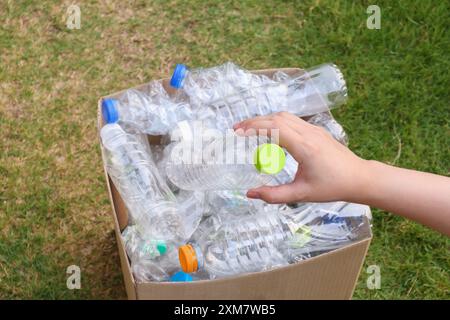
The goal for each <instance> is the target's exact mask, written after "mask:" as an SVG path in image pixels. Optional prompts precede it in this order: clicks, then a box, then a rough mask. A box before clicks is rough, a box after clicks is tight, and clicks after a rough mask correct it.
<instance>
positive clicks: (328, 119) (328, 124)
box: [308, 112, 348, 145]
mask: <svg viewBox="0 0 450 320" xmlns="http://www.w3.org/2000/svg"><path fill="white" fill-rule="evenodd" d="M308 122H309V123H311V124H313V125H316V126H319V127H322V128H324V129H325V130H326V131H328V132H329V133H330V134H331V135H332V136H333V138H334V139H336V140H337V141H339V142H340V143H342V144H343V145H347V144H348V137H347V134H346V133H345V130H344V128H343V127H342V126H341V125H340V124H339V122H337V121H336V120H335V119H334V118H333V117H332V116H331V114H330V113H329V112H322V113H318V114H316V115H314V116H312V117H311V118H309V119H308Z"/></svg>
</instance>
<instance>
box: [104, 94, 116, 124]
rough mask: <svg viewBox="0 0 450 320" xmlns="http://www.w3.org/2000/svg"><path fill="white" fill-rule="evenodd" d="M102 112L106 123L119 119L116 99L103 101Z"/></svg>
mask: <svg viewBox="0 0 450 320" xmlns="http://www.w3.org/2000/svg"><path fill="white" fill-rule="evenodd" d="M102 114H103V119H104V120H105V122H106V123H116V122H117V121H119V110H117V100H116V99H105V100H103V101H102Z"/></svg>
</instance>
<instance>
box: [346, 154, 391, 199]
mask: <svg viewBox="0 0 450 320" xmlns="http://www.w3.org/2000/svg"><path fill="white" fill-rule="evenodd" d="M383 165H384V164H383V163H381V162H379V161H375V160H365V159H362V158H359V165H358V166H357V170H355V175H356V177H355V178H354V181H355V182H356V183H355V184H354V189H353V192H352V194H351V196H350V199H349V200H348V201H350V202H355V203H362V204H367V205H370V204H371V203H373V200H374V198H375V197H376V191H377V190H378V187H377V184H378V182H379V180H380V178H381V177H382V176H381V175H380V174H379V171H380V167H381V166H383Z"/></svg>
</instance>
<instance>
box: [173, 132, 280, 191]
mask: <svg viewBox="0 0 450 320" xmlns="http://www.w3.org/2000/svg"><path fill="white" fill-rule="evenodd" d="M229 137H231V138H229ZM229 137H225V138H218V139H214V140H212V141H211V142H210V143H209V144H206V143H205V145H203V149H202V150H200V152H199V153H196V152H195V151H194V152H192V142H191V141H187V142H183V141H181V142H180V143H179V145H177V146H176V147H174V149H173V154H172V156H171V158H170V160H169V161H168V162H167V164H166V173H167V177H168V179H169V180H170V181H171V182H172V183H173V184H174V185H176V186H178V187H179V188H181V189H185V190H242V189H249V188H253V187H257V186H261V185H264V184H267V183H269V182H270V181H271V180H272V179H273V175H275V174H277V173H278V172H280V171H281V170H282V169H283V166H284V163H285V153H284V151H283V149H282V148H281V147H279V146H278V145H276V144H272V143H264V142H263V143H262V142H261V141H268V140H267V138H264V137H256V136H254V137H243V136H237V135H235V136H229ZM180 150H184V151H183V152H188V151H186V150H190V152H192V156H191V157H180V156H178V153H179V152H180Z"/></svg>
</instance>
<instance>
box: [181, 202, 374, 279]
mask: <svg viewBox="0 0 450 320" xmlns="http://www.w3.org/2000/svg"><path fill="white" fill-rule="evenodd" d="M343 205H345V203H331V204H325V205H324V204H309V205H305V206H301V207H299V208H297V209H295V210H287V211H285V212H282V213H277V212H271V213H264V214H259V215H256V216H250V217H245V218H243V219H239V220H231V221H228V222H225V223H224V224H222V225H221V226H220V227H218V228H215V229H214V228H212V229H211V230H209V229H207V228H206V230H205V231H204V236H203V237H200V238H197V239H198V240H197V241H196V242H193V243H188V244H186V245H183V246H181V247H180V248H179V260H180V265H181V267H182V269H183V271H184V272H188V273H189V272H198V271H206V272H208V274H209V276H210V278H220V277H226V276H230V275H234V274H238V273H245V272H255V271H261V270H266V269H270V268H273V267H274V266H278V265H285V264H287V263H289V262H292V261H296V260H298V259H301V258H299V256H304V255H305V254H312V253H314V252H316V251H319V250H331V249H334V248H336V247H338V246H341V245H343V244H347V243H349V242H351V241H353V240H355V239H356V238H358V237H359V236H360V233H359V229H360V228H361V226H362V225H364V224H365V222H366V221H365V220H358V219H355V218H353V217H345V218H340V217H339V216H338V213H337V212H338V210H340V209H341V208H340V206H341V207H342V206H343ZM324 206H325V208H326V206H329V209H321V207H322V208H323V207H324ZM212 225H214V224H212Z"/></svg>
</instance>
